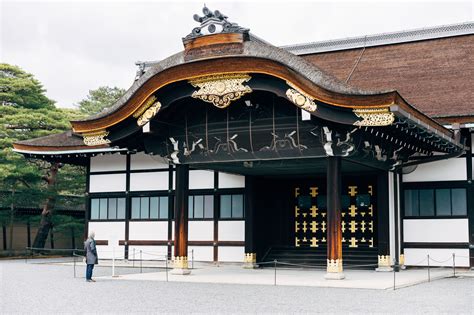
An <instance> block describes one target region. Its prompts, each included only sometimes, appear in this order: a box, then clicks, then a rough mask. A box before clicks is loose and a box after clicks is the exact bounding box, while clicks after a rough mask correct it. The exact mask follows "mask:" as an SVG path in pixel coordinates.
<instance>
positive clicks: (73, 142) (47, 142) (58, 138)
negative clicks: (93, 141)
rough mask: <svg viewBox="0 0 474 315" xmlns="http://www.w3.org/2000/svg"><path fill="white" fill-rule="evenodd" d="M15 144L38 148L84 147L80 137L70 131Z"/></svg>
mask: <svg viewBox="0 0 474 315" xmlns="http://www.w3.org/2000/svg"><path fill="white" fill-rule="evenodd" d="M16 143H18V144H23V145H33V146H40V147H76V146H84V147H85V145H84V142H83V141H82V137H79V136H76V135H74V134H73V133H72V132H71V131H66V132H63V133H57V134H54V135H49V136H44V137H39V138H34V139H29V140H23V141H17V142H16Z"/></svg>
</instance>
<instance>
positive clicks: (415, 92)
mask: <svg viewBox="0 0 474 315" xmlns="http://www.w3.org/2000/svg"><path fill="white" fill-rule="evenodd" d="M203 13H204V15H203V16H199V15H195V16H194V19H195V20H196V21H197V22H198V23H199V25H198V26H197V27H196V28H194V29H193V30H192V32H191V33H190V34H189V35H187V36H186V37H184V38H183V39H182V41H183V46H184V49H183V51H181V52H179V53H177V54H175V55H172V56H170V57H168V58H166V59H164V60H161V61H153V62H140V63H137V65H138V66H139V70H138V72H137V75H136V79H135V81H134V83H133V85H132V86H131V87H130V88H129V89H128V91H127V92H126V94H125V95H123V97H122V98H120V99H119V100H118V101H117V102H116V103H115V104H114V105H113V106H112V107H110V108H107V109H105V110H104V111H102V112H100V113H98V114H96V115H94V116H91V117H88V118H87V119H84V120H80V121H71V125H72V130H71V131H69V132H66V133H62V134H57V135H52V136H47V137H42V138H37V139H31V140H27V141H21V142H17V143H16V144H15V151H16V152H18V153H21V154H23V155H25V156H26V157H28V158H39V159H44V160H47V161H52V162H62V163H71V164H78V165H84V166H86V167H87V170H88V180H87V200H88V201H87V204H86V209H87V211H86V213H87V214H86V222H87V224H86V225H87V228H88V229H89V230H94V231H95V232H96V238H97V242H98V245H99V246H98V248H99V256H100V257H102V258H108V257H109V258H110V257H111V256H110V255H111V251H112V249H114V250H115V252H117V253H121V255H123V256H125V257H127V258H131V255H132V252H137V251H139V250H142V251H143V252H144V253H145V254H143V258H145V259H151V258H153V257H152V256H151V255H149V254H146V253H147V252H148V253H153V252H162V253H168V255H169V257H170V259H172V260H173V263H174V268H175V271H176V272H180V273H183V274H185V273H188V272H189V270H188V260H189V259H190V252H191V250H192V251H193V255H194V259H195V260H197V261H209V262H241V263H244V266H245V267H249V268H252V267H255V266H256V265H257V264H258V262H261V261H273V260H274V259H278V260H279V261H283V262H294V263H305V264H308V265H324V266H326V267H327V278H328V279H341V278H343V277H344V274H343V269H344V267H345V266H351V265H353V266H360V265H372V264H373V265H378V268H377V269H378V270H390V268H391V266H393V265H394V264H395V265H396V266H398V265H406V266H414V265H417V266H419V265H426V264H427V261H426V257H427V255H430V257H432V258H433V259H434V260H436V261H438V262H434V261H432V262H430V264H431V265H438V266H452V264H453V260H454V263H455V264H456V266H460V267H469V266H474V258H473V256H474V185H473V184H472V177H473V168H472V164H473V163H472V162H473V157H472V146H473V143H474V138H473V137H472V132H473V128H474V104H473V103H472V102H473V101H472V100H473V99H474V80H473V78H474V54H472V52H473V51H474V37H473V34H474V23H464V24H457V25H449V26H440V27H434V28H427V29H419V30H412V31H404V32H398V33H390V34H382V35H373V36H366V37H360V38H348V39H342V40H332V41H325V42H315V43H308V44H300V45H294V46H286V47H275V46H273V45H271V44H269V43H267V42H265V41H264V40H262V39H260V38H258V37H256V36H254V35H253V34H252V33H251V32H250V31H249V29H246V28H243V27H241V26H239V25H238V24H236V23H232V22H230V21H229V20H228V19H227V17H226V16H225V15H223V14H222V13H221V12H219V11H210V10H209V9H208V8H206V7H205V8H204V9H203ZM100 251H102V253H101V252H100ZM469 257H471V258H469ZM374 268H375V267H374Z"/></svg>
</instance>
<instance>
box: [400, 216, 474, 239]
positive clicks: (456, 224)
mask: <svg viewBox="0 0 474 315" xmlns="http://www.w3.org/2000/svg"><path fill="white" fill-rule="evenodd" d="M403 240H404V242H437V243H441V242H450V243H454V242H459V243H464V242H465V243H467V242H469V227H468V219H426V220H425V219H415V220H409V219H405V220H403Z"/></svg>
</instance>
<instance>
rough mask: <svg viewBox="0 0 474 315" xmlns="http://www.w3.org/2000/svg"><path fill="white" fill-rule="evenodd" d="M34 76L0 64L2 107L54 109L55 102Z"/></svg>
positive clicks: (0, 100) (0, 98)
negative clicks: (47, 95)
mask: <svg viewBox="0 0 474 315" xmlns="http://www.w3.org/2000/svg"><path fill="white" fill-rule="evenodd" d="M45 92H46V90H45V89H44V88H43V86H42V85H41V83H40V82H39V81H38V80H36V79H35V78H34V77H33V75H32V74H30V73H26V72H24V71H23V70H22V69H20V68H19V67H17V66H13V65H9V64H6V63H0V105H3V106H13V107H21V108H30V109H39V108H49V109H51V108H54V102H53V101H52V100H50V99H49V98H48V97H46V95H44V93H45Z"/></svg>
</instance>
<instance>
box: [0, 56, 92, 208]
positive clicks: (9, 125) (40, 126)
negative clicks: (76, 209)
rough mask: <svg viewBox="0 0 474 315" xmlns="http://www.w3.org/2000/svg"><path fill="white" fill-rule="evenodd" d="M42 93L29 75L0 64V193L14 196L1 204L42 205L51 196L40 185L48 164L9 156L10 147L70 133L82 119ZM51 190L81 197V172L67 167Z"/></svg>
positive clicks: (16, 155) (11, 150) (13, 154)
mask: <svg viewBox="0 0 474 315" xmlns="http://www.w3.org/2000/svg"><path fill="white" fill-rule="evenodd" d="M44 92H45V90H44V89H43V87H42V86H41V84H40V83H39V82H38V81H37V80H36V79H35V78H34V77H33V75H31V74H29V73H26V72H24V71H23V70H21V69H20V68H18V67H16V66H11V65H8V64H0V191H8V192H12V191H13V192H14V195H13V196H8V197H6V198H7V199H5V198H4V200H2V204H5V203H10V204H13V205H15V204H22V203H23V202H25V201H28V202H29V203H30V204H31V203H32V202H33V203H36V202H38V204H42V203H44V200H45V196H46V194H50V193H52V191H51V190H50V191H47V189H46V188H47V185H46V182H45V181H44V176H45V175H47V173H46V172H47V171H48V170H49V166H50V164H49V163H47V162H45V161H39V160H34V161H33V160H28V159H25V157H23V156H22V155H20V154H17V153H15V152H13V143H14V142H17V141H21V140H28V139H33V138H37V137H42V136H47V135H51V134H56V133H60V132H64V131H66V130H69V129H70V124H69V121H70V120H73V119H79V118H81V117H84V114H82V113H81V112H79V111H78V110H75V109H61V108H56V107H55V106H54V102H53V101H51V100H50V99H48V98H47V97H46V95H45V94H44ZM55 190H56V191H55V192H57V193H61V194H72V195H83V194H84V190H85V178H84V169H83V168H81V167H77V166H70V165H67V166H64V167H63V168H61V169H60V171H59V172H58V180H57V186H56V187H55ZM55 192H53V193H55ZM3 208H4V209H5V207H3ZM3 216H4V215H2V217H3Z"/></svg>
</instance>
